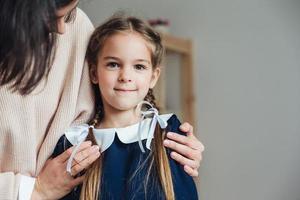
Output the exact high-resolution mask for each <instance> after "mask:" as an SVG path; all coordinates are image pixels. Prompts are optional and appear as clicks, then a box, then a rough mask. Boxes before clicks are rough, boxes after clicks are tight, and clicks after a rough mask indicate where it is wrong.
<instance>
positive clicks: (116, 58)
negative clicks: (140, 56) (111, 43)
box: [104, 56, 121, 60]
mask: <svg viewBox="0 0 300 200" xmlns="http://www.w3.org/2000/svg"><path fill="white" fill-rule="evenodd" d="M104 60H121V59H119V58H118V57H114V56H105V57H104Z"/></svg>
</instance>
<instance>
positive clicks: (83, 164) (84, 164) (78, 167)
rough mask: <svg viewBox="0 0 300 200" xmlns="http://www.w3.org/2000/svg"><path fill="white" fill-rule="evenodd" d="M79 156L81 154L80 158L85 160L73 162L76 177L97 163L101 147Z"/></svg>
mask: <svg viewBox="0 0 300 200" xmlns="http://www.w3.org/2000/svg"><path fill="white" fill-rule="evenodd" d="M77 154H79V155H80V157H81V158H83V159H81V160H80V161H79V162H78V161H76V162H73V166H72V168H71V174H72V175H76V174H78V173H79V172H81V171H82V170H84V169H86V168H88V167H89V166H90V165H91V164H92V163H93V162H95V161H96V160H97V159H98V158H99V156H100V151H99V147H98V146H96V145H94V146H92V147H91V148H89V149H86V150H85V152H84V153H80V152H78V153H77ZM77 154H76V156H77ZM76 156H75V157H76ZM77 160H78V159H77Z"/></svg>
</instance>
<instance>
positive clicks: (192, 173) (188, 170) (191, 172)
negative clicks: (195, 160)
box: [184, 165, 199, 177]
mask: <svg viewBox="0 0 300 200" xmlns="http://www.w3.org/2000/svg"><path fill="white" fill-rule="evenodd" d="M184 171H185V172H186V173H188V174H189V175H190V176H193V177H197V176H198V175H199V172H198V170H196V169H193V168H191V167H189V166H188V165H185V166H184Z"/></svg>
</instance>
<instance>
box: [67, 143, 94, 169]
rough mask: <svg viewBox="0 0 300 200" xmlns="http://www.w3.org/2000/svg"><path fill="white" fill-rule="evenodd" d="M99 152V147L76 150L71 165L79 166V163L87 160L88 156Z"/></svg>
mask: <svg viewBox="0 0 300 200" xmlns="http://www.w3.org/2000/svg"><path fill="white" fill-rule="evenodd" d="M97 152H99V146H98V145H93V146H91V147H87V148H85V149H81V150H78V151H77V152H76V155H75V156H74V160H73V163H72V166H74V165H76V164H78V163H79V164H80V162H81V161H83V160H86V159H87V158H89V156H90V155H92V154H95V153H97Z"/></svg>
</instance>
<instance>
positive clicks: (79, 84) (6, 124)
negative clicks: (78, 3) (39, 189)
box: [0, 9, 94, 200]
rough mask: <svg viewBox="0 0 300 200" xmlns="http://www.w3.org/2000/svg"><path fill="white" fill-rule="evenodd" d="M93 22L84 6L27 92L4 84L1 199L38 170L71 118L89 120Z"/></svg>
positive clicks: (1, 93)
mask: <svg viewBox="0 0 300 200" xmlns="http://www.w3.org/2000/svg"><path fill="white" fill-rule="evenodd" d="M93 29H94V28H93V25H92V23H91V22H90V20H89V19H88V17H87V16H86V15H85V13H83V12H82V11H81V10H80V9H77V16H76V20H75V21H74V22H73V23H70V24H68V25H67V27H66V33H65V34H63V35H60V36H59V38H58V46H57V51H56V56H55V60H54V63H53V66H52V68H51V71H50V74H49V76H48V81H47V82H46V81H44V82H42V83H41V84H39V86H38V88H36V89H35V91H34V92H33V93H32V94H30V95H28V96H25V97H23V96H20V95H19V94H17V93H11V92H10V91H9V90H8V89H7V87H1V88H0V199H1V200H2V199H17V195H18V190H19V184H20V175H21V174H22V175H27V176H32V177H34V176H36V175H37V174H38V173H39V172H40V170H41V168H42V167H43V165H44V163H45V161H46V160H47V158H48V157H49V156H50V155H51V153H52V151H53V149H54V147H55V144H56V142H57V141H58V139H59V137H60V136H61V135H62V134H63V132H64V130H65V129H66V128H67V127H69V126H70V125H71V124H72V123H82V122H86V121H87V120H88V119H89V118H90V117H91V114H92V111H93V105H94V103H93V97H92V92H91V86H90V80H89V76H88V69H87V66H86V65H84V56H85V51H86V46H87V43H88V39H89V36H90V35H91V33H92V31H93Z"/></svg>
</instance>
